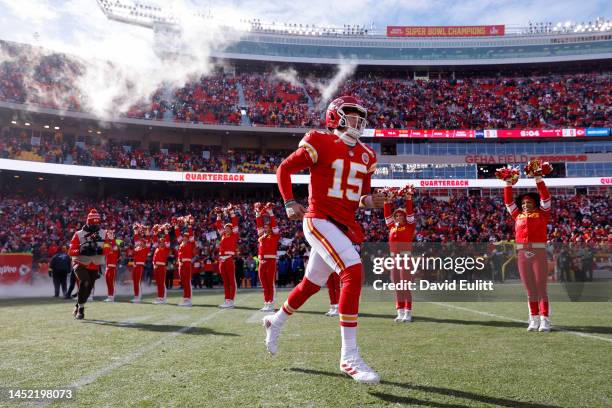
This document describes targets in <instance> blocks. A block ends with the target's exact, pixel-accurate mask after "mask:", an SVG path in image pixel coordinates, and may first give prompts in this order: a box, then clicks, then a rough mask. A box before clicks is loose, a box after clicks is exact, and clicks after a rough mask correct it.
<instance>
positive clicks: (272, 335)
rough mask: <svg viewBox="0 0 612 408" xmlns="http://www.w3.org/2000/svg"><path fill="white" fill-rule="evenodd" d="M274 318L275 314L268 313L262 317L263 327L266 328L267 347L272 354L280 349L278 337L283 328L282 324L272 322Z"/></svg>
mask: <svg viewBox="0 0 612 408" xmlns="http://www.w3.org/2000/svg"><path fill="white" fill-rule="evenodd" d="M273 319H274V315H267V316H264V318H263V319H261V321H262V322H263V327H264V328H265V329H266V342H265V343H266V349H267V350H268V353H270V354H272V355H274V354H276V352H277V351H278V337H279V336H280V333H281V330H282V326H277V325H275V324H274V323H273V322H272V321H273Z"/></svg>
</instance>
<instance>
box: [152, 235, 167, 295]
mask: <svg viewBox="0 0 612 408" xmlns="http://www.w3.org/2000/svg"><path fill="white" fill-rule="evenodd" d="M160 230H161V231H162V232H163V233H162V235H161V236H160V237H158V238H157V242H156V243H155V244H153V245H154V246H155V252H153V276H154V277H155V283H156V285H157V299H155V300H154V301H153V304H154V305H163V304H165V303H166V263H167V262H168V255H170V251H171V249H170V234H169V233H170V225H169V224H165V225H163V226H159V225H157V224H155V225H154V226H153V235H154V236H156V237H157V234H158V232H159V231H160Z"/></svg>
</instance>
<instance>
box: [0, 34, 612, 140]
mask: <svg viewBox="0 0 612 408" xmlns="http://www.w3.org/2000/svg"><path fill="white" fill-rule="evenodd" d="M0 46H1V47H0V48H1V49H2V50H3V51H4V52H5V53H7V54H8V55H9V56H12V58H7V59H6V60H5V61H3V62H2V63H1V64H0V100H3V101H8V102H17V103H31V104H35V105H40V106H43V107H48V108H54V109H67V110H76V111H80V110H86V109H87V108H86V106H87V101H86V100H81V99H79V98H80V97H81V96H80V95H81V94H82V92H80V91H79V87H78V85H77V80H78V78H79V76H80V75H82V70H83V67H82V66H81V65H79V63H77V62H75V61H73V60H72V59H71V58H69V57H65V56H62V55H60V54H48V55H42V56H39V57H34V56H31V55H30V54H28V53H24V52H23V51H22V50H20V49H19V48H18V47H16V46H14V45H10V44H7V43H0ZM318 75H320V76H319V77H312V76H311V75H308V76H306V75H303V74H299V73H297V72H294V71H292V70H289V71H281V72H279V71H267V72H245V73H237V74H235V75H230V74H224V73H220V72H214V73H211V74H210V75H209V76H206V77H202V78H200V79H199V80H197V81H193V82H190V83H187V84H185V85H184V86H183V87H181V88H179V89H176V90H167V89H164V90H162V89H159V90H157V91H156V92H155V93H154V94H153V96H152V97H151V100H149V101H143V102H142V103H140V104H138V105H136V106H133V107H132V108H130V109H129V110H128V111H127V112H122V113H121V114H123V115H125V116H129V117H134V118H144V119H156V120H174V121H178V122H188V123H204V124H230V125H241V124H242V125H252V126H286V127H310V126H317V127H318V126H322V124H323V122H322V121H323V113H324V107H326V106H327V102H328V101H322V100H321V94H320V92H319V90H318V89H317V88H318V87H317V86H315V85H314V84H316V83H319V84H323V83H325V82H326V81H327V80H329V78H327V77H325V75H324V74H321V73H319V74H318ZM288 81H289V82H288ZM335 94H336V95H355V96H358V97H359V98H361V99H362V100H363V102H364V104H365V106H366V107H367V108H368V110H369V115H368V121H369V125H368V126H369V127H375V128H416V129H496V128H497V129H501V128H521V127H522V128H554V127H609V126H611V122H610V117H611V114H612V108H611V107H612V93H610V75H609V73H607V72H583V73H572V74H545V73H537V74H534V75H525V74H516V75H512V76H509V75H506V76H502V75H500V76H484V77H466V78H457V79H434V78H431V79H430V80H413V79H411V78H410V74H409V73H406V74H405V75H401V74H398V73H395V74H376V73H369V74H367V73H359V74H357V75H355V76H354V77H353V78H349V79H347V80H346V81H345V82H344V83H343V84H342V85H341V86H340V87H339V89H337V91H336V92H335ZM90 97H91V96H90ZM243 109H244V110H245V111H246V117H245V118H243V115H242V112H241V111H242V110H243Z"/></svg>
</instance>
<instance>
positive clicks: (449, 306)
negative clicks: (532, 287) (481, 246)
mask: <svg viewBox="0 0 612 408" xmlns="http://www.w3.org/2000/svg"><path fill="white" fill-rule="evenodd" d="M429 303H433V304H434V305H438V306H442V307H446V308H449V309H456V310H463V311H465V312H471V313H476V314H479V315H482V316H488V317H494V318H497V319H501V320H507V321H510V322H517V323H525V324H527V320H521V319H515V318H513V317H507V316H501V315H498V314H495V313H489V312H483V311H480V310H475V309H470V308H468V307H462V306H456V305H451V304H448V303H444V302H429ZM553 331H559V332H563V333H567V334H573V335H574V336H580V337H587V338H590V339H596V340H602V341H605V342H608V343H612V338H610V337H602V336H596V335H594V334H588V333H582V332H577V331H572V330H567V329H564V328H562V327H558V326H553Z"/></svg>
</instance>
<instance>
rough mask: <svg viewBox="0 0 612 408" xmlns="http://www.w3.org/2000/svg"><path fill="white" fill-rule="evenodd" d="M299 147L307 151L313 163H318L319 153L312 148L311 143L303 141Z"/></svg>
mask: <svg viewBox="0 0 612 408" xmlns="http://www.w3.org/2000/svg"><path fill="white" fill-rule="evenodd" d="M298 147H303V148H304V149H305V150H306V152H307V153H308V155H309V156H310V158H311V159H312V162H313V163H316V162H317V159H318V158H319V154H318V153H317V150H316V149H315V148H314V147H312V145H311V144H310V143H308V142H305V141H304V140H302V141H301V142H300V144H299V145H298Z"/></svg>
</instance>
